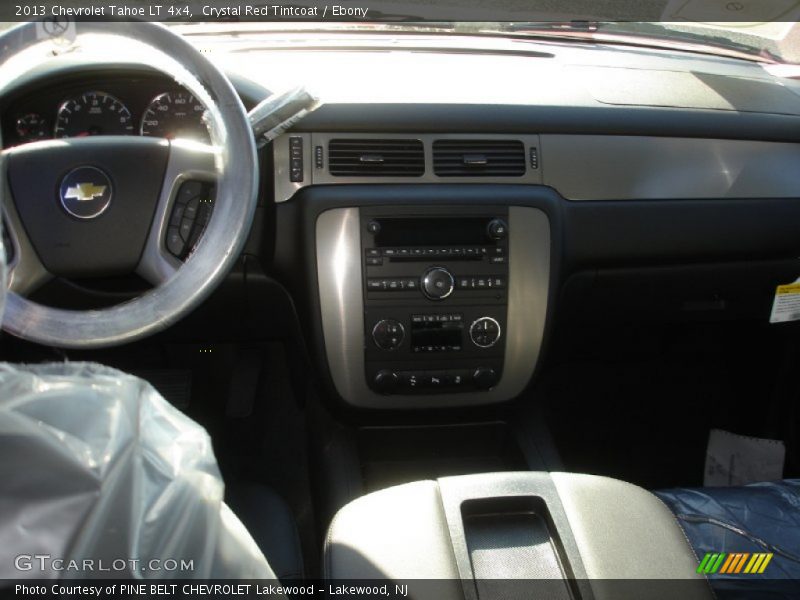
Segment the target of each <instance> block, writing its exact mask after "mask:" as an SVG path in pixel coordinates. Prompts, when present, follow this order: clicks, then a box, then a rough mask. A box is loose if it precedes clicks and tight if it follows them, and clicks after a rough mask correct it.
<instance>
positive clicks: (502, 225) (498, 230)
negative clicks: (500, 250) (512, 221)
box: [486, 219, 508, 240]
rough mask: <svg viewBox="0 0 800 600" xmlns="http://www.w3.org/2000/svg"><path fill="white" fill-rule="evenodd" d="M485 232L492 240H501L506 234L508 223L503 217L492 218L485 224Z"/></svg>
mask: <svg viewBox="0 0 800 600" xmlns="http://www.w3.org/2000/svg"><path fill="white" fill-rule="evenodd" d="M486 233H487V234H488V236H489V237H490V238H491V239H493V240H502V239H503V238H504V237H506V235H508V225H506V222H505V221H503V219H492V220H491V221H489V224H488V225H487V226H486Z"/></svg>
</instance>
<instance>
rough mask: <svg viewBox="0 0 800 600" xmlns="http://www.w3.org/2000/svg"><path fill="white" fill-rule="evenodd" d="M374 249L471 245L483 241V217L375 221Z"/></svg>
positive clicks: (484, 236) (484, 219)
mask: <svg viewBox="0 0 800 600" xmlns="http://www.w3.org/2000/svg"><path fill="white" fill-rule="evenodd" d="M378 221H379V222H380V225H381V229H380V232H378V233H377V234H376V235H375V246H378V247H394V246H471V245H475V246H477V245H480V244H484V243H486V241H487V236H486V223H487V221H488V220H487V219H486V218H485V217H462V218H455V219H454V218H450V217H448V218H435V217H434V218H424V219H414V218H389V219H378Z"/></svg>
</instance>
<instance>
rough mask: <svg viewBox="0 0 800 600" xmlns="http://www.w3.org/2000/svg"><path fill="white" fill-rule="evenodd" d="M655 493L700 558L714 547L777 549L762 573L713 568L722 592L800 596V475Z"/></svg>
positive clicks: (752, 550)
mask: <svg viewBox="0 0 800 600" xmlns="http://www.w3.org/2000/svg"><path fill="white" fill-rule="evenodd" d="M656 494H657V495H658V496H659V497H660V498H661V499H662V500H663V501H664V502H665V503H666V504H667V505H668V506H669V507H670V509H672V512H674V513H675V516H676V517H677V518H678V521H679V522H680V524H681V526H682V527H683V529H684V531H685V532H686V535H687V537H688V538H689V541H690V542H691V544H692V546H693V547H694V549H695V552H696V553H697V555H698V557H700V558H701V559H702V558H703V557H704V556H705V554H706V553H709V552H711V553H718V552H725V553H731V552H746V553H757V552H758V553H770V552H771V553H773V557H772V559H771V560H770V562H769V564H768V566H767V568H766V569H765V570H764V572H763V573H756V574H753V573H748V574H747V575H746V577H743V575H742V573H732V574H722V573H719V572H717V573H714V574H709V575H708V578H709V581H710V582H711V585H712V586H713V588H714V590H715V592H716V593H717V596H718V597H720V598H740V597H747V598H750V597H755V595H754V594H759V595H758V597H769V598H797V597H800V595H798V594H800V584H798V583H797V582H800V479H787V480H784V481H774V482H764V483H754V484H750V485H745V486H739V487H707V488H695V489H691V488H684V489H672V490H663V491H659V492H656ZM776 580H787V584H786V585H784V584H781V585H778V584H777V582H776ZM788 580H792V582H791V583H790V582H789V581H788ZM784 592H785V593H784Z"/></svg>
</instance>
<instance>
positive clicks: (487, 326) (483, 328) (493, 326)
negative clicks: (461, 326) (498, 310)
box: [469, 317, 502, 348]
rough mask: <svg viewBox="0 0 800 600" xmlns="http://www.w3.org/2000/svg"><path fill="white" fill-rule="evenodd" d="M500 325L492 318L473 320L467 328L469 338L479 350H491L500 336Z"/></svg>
mask: <svg viewBox="0 0 800 600" xmlns="http://www.w3.org/2000/svg"><path fill="white" fill-rule="evenodd" d="M501 333H502V332H501V331H500V323H498V322H497V321H495V320H494V319H493V318H492V317H481V318H480V319H475V320H474V321H473V322H472V325H470V327H469V337H470V339H471V340H472V343H473V344H475V345H476V346H478V347H479V348H491V347H492V346H494V345H495V344H496V343H497V340H499V339H500V335H501Z"/></svg>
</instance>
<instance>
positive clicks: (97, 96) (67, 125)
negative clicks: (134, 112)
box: [55, 92, 134, 138]
mask: <svg viewBox="0 0 800 600" xmlns="http://www.w3.org/2000/svg"><path fill="white" fill-rule="evenodd" d="M132 133H134V128H133V120H132V119H131V111H129V110H128V107H127V106H125V105H124V104H123V103H122V102H120V101H119V100H117V99H116V98H115V97H114V96H111V95H110V94H106V93H105V92H86V93H85V94H81V95H80V96H78V97H76V98H70V99H69V100H67V101H66V102H64V103H63V104H62V105H61V107H60V108H59V109H58V115H56V128H55V137H57V138H67V137H83V136H87V135H131V134H132Z"/></svg>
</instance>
